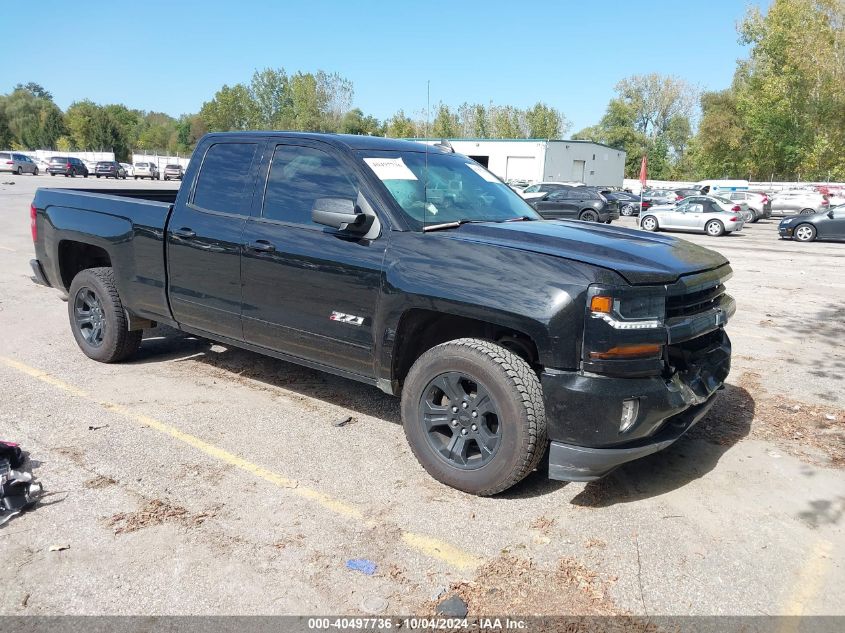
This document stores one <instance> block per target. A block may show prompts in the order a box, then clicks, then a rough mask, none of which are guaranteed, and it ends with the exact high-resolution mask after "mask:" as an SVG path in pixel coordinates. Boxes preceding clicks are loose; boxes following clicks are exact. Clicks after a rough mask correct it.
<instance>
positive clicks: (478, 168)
mask: <svg viewBox="0 0 845 633" xmlns="http://www.w3.org/2000/svg"><path fill="white" fill-rule="evenodd" d="M466 166H467V167H469V168H470V169H471V170H472V171H474V172H475V173H476V174H478V175H479V176H481V177H482V178H484V180H486V181H487V182H499V180H498V178H496V177H495V176H494V175H493V174H491V173H490V172H489V171H487V170H486V169H484V167H482V166H481V165H473V164H472V163H467V164H466Z"/></svg>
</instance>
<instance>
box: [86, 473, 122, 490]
mask: <svg viewBox="0 0 845 633" xmlns="http://www.w3.org/2000/svg"><path fill="white" fill-rule="evenodd" d="M116 483H117V482H116V481H115V480H114V479H112V478H111V477H106V476H105V475H97V476H96V477H94V478H93V479H89V480H88V481H86V482H85V483H84V484H82V485H83V486H85V487H86V488H91V489H93V490H97V489H99V488H107V487H109V486H113V485H115V484H116Z"/></svg>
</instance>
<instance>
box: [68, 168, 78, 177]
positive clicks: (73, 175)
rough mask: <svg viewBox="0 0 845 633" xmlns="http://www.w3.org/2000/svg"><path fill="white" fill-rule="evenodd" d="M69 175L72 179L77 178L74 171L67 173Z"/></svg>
mask: <svg viewBox="0 0 845 633" xmlns="http://www.w3.org/2000/svg"><path fill="white" fill-rule="evenodd" d="M67 175H68V176H70V177H71V178H76V172H75V171H74V170H73V169H71V170H70V171H69V172H68V173H67Z"/></svg>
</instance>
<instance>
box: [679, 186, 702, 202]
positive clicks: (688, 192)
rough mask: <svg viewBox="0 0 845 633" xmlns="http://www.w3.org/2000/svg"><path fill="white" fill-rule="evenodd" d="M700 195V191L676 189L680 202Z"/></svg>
mask: <svg viewBox="0 0 845 633" xmlns="http://www.w3.org/2000/svg"><path fill="white" fill-rule="evenodd" d="M700 193H701V192H700V191H699V190H698V189H675V195H676V196H678V200H683V199H684V198H688V197H689V196H697V195H699V194H700Z"/></svg>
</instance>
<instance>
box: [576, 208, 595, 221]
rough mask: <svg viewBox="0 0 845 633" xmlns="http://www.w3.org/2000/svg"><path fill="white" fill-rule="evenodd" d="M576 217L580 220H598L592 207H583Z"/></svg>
mask: <svg viewBox="0 0 845 633" xmlns="http://www.w3.org/2000/svg"><path fill="white" fill-rule="evenodd" d="M578 219H579V220H581V221H582V222H598V221H599V214H598V213H596V212H595V211H593V210H592V209H585V210H584V211H581V215H579V216H578Z"/></svg>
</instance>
